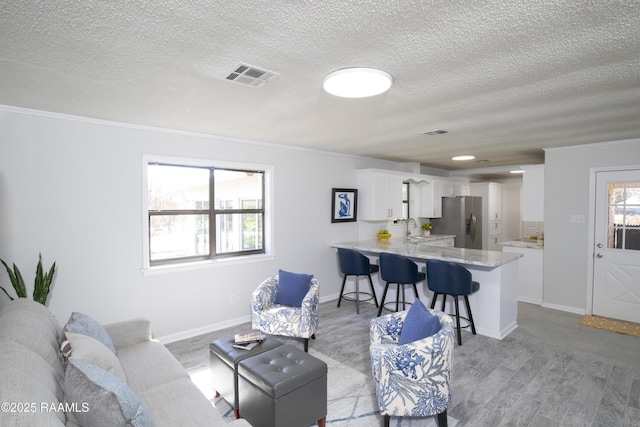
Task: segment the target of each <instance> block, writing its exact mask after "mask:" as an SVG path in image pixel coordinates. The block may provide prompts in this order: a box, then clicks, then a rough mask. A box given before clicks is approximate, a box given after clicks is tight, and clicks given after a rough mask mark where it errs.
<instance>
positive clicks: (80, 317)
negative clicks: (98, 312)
mask: <svg viewBox="0 0 640 427" xmlns="http://www.w3.org/2000/svg"><path fill="white" fill-rule="evenodd" d="M64 331H65V332H73V333H74V334H82V335H87V336H90V337H92V338H94V339H96V340H98V341H100V342H101V343H102V344H104V345H105V346H106V347H107V348H108V349H109V350H111V351H112V352H113V354H117V352H116V346H115V345H114V344H113V341H112V340H111V337H110V336H109V333H108V332H107V330H106V329H105V328H104V327H103V326H102V325H101V324H100V323H98V322H97V321H96V320H95V319H93V318H92V317H90V316H87V315H86V314H84V313H78V312H75V311H74V312H73V313H71V317H69V321H68V322H67V324H66V325H65V326H64Z"/></svg>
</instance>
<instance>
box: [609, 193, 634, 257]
mask: <svg viewBox="0 0 640 427" xmlns="http://www.w3.org/2000/svg"><path fill="white" fill-rule="evenodd" d="M608 236H609V238H608V242H607V247H608V248H610V249H630V250H640V183H615V184H610V185H609V233H608Z"/></svg>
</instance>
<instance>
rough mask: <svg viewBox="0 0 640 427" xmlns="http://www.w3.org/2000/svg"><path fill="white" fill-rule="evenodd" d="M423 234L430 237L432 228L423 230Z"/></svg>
mask: <svg viewBox="0 0 640 427" xmlns="http://www.w3.org/2000/svg"><path fill="white" fill-rule="evenodd" d="M422 234H423V235H424V237H429V236H431V230H422Z"/></svg>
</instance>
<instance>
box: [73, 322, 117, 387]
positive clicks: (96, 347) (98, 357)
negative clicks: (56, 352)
mask: <svg viewBox="0 0 640 427" xmlns="http://www.w3.org/2000/svg"><path fill="white" fill-rule="evenodd" d="M64 335H65V337H66V338H67V340H66V341H64V342H63V343H62V348H61V349H62V353H63V354H64V355H65V356H66V357H68V358H71V359H81V360H86V361H87V362H89V363H91V364H92V365H96V366H99V367H100V368H102V369H104V370H105V371H108V372H111V373H112V374H114V375H115V376H117V377H118V378H120V379H121V380H122V381H125V382H126V381H127V376H126V375H125V373H124V370H123V369H122V366H121V365H120V361H119V360H118V357H117V356H116V355H115V354H113V352H112V351H111V350H110V349H109V348H107V346H105V345H104V344H102V343H101V342H100V341H98V340H96V339H95V338H92V337H90V336H88V335H83V334H76V333H73V332H68V331H67V332H65V333H64Z"/></svg>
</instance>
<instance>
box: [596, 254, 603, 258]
mask: <svg viewBox="0 0 640 427" xmlns="http://www.w3.org/2000/svg"><path fill="white" fill-rule="evenodd" d="M603 256H604V255H602V254H596V258H602V257H603Z"/></svg>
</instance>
